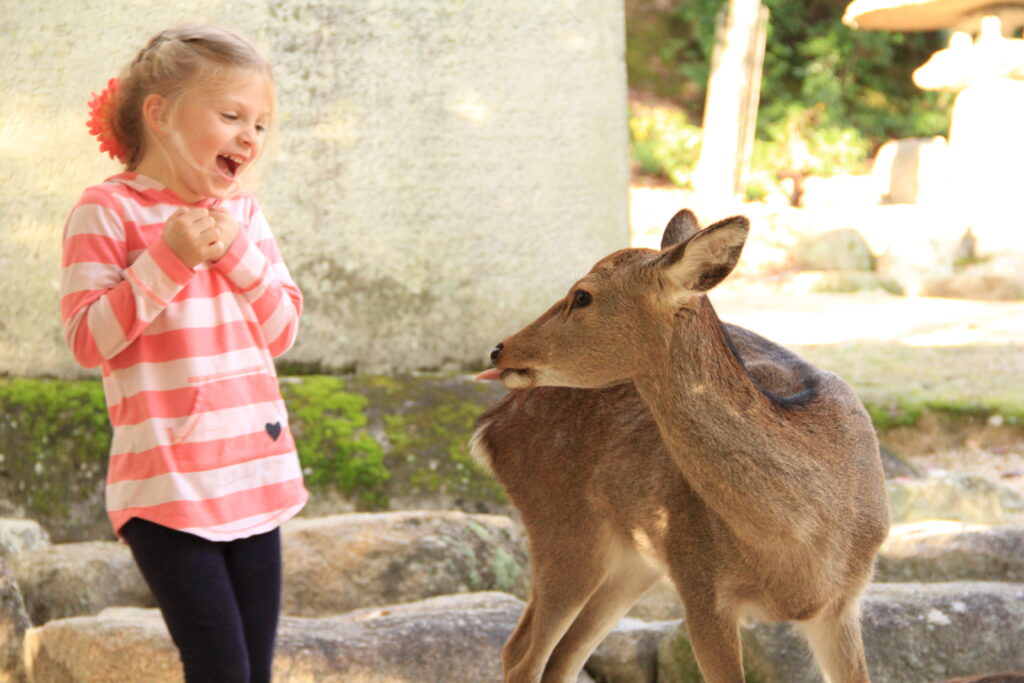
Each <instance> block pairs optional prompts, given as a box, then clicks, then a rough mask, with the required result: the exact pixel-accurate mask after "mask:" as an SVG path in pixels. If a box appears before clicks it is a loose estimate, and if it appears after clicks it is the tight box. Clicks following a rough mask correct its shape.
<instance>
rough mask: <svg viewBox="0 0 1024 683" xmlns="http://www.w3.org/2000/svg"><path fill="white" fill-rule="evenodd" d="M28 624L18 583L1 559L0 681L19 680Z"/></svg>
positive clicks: (3, 682) (1, 682)
mask: <svg viewBox="0 0 1024 683" xmlns="http://www.w3.org/2000/svg"><path fill="white" fill-rule="evenodd" d="M31 625H32V624H31V623H29V619H28V614H27V613H26V612H25V603H24V602H23V601H22V599H21V593H20V592H19V591H18V584H17V583H16V582H15V580H14V577H13V576H11V573H10V571H9V570H8V568H7V564H6V563H5V562H4V561H3V560H2V559H0V683H5V682H6V681H20V680H22V676H23V673H24V671H23V661H22V656H21V651H22V642H23V641H24V639H25V631H26V630H27V629H28V628H29V627H30V626H31Z"/></svg>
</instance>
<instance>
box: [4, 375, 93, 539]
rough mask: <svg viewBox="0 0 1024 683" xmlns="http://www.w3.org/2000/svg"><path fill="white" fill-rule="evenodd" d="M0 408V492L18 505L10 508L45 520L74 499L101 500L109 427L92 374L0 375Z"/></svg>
mask: <svg viewBox="0 0 1024 683" xmlns="http://www.w3.org/2000/svg"><path fill="white" fill-rule="evenodd" d="M0 411H2V414H3V420H2V421H0V473H2V474H3V475H4V476H3V477H2V478H0V498H3V499H4V500H7V501H11V502H12V503H15V505H17V506H18V507H19V508H21V509H16V510H13V511H12V512H14V513H17V514H28V515H29V516H32V517H34V518H35V519H37V520H39V521H40V522H42V523H43V524H44V525H47V526H49V525H50V524H51V523H52V522H55V521H63V520H64V519H65V518H67V517H69V516H71V515H73V513H75V512H76V505H75V502H76V501H87V503H86V504H87V505H88V504H92V505H96V504H99V503H100V502H101V500H102V491H103V479H104V477H105V473H106V461H107V454H108V452H109V451H110V439H111V429H110V423H109V418H108V417H107V409H106V403H105V401H104V398H103V387H102V385H101V384H100V383H99V382H96V381H79V382H64V381H52V380H42V381H40V380H31V379H12V380H2V381H0ZM100 509H101V511H102V508H100ZM22 510H23V512H22ZM74 523H78V524H79V526H80V527H82V528H90V529H91V528H95V527H96V526H98V524H97V523H95V522H94V521H89V520H82V521H80V522H79V520H75V522H74ZM102 523H105V520H102V519H101V520H100V524H102ZM54 538H55V540H62V539H61V538H60V536H59V535H54Z"/></svg>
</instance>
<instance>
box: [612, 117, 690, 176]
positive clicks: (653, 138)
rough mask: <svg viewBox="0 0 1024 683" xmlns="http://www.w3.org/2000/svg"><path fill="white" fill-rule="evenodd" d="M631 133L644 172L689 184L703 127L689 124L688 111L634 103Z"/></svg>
mask: <svg viewBox="0 0 1024 683" xmlns="http://www.w3.org/2000/svg"><path fill="white" fill-rule="evenodd" d="M629 134H630V140H631V144H632V148H633V159H634V160H635V161H636V163H637V166H638V170H639V171H640V172H641V173H643V174H645V175H650V176H659V177H664V178H668V179H669V180H671V181H672V182H674V183H675V184H676V185H679V186H680V187H686V186H688V185H689V184H690V175H691V174H692V172H693V168H694V166H696V164H697V158H698V155H699V154H700V140H701V130H700V128H699V127H697V126H692V125H690V124H689V123H687V119H686V114H684V113H683V112H682V111H680V110H678V109H672V108H668V107H658V106H643V105H634V107H633V112H632V115H631V116H630V118H629Z"/></svg>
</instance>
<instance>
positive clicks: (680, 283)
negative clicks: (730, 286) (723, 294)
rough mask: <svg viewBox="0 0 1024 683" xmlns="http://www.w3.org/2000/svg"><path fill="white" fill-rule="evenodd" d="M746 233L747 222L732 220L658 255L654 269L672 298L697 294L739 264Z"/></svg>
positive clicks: (708, 229) (741, 218)
mask: <svg viewBox="0 0 1024 683" xmlns="http://www.w3.org/2000/svg"><path fill="white" fill-rule="evenodd" d="M748 232H750V222H749V221H747V219H746V218H744V217H743V216H734V217H732V218H726V219H725V220H724V221H719V222H718V223H715V224H714V225H712V226H711V227H709V228H705V229H704V230H701V231H700V232H698V233H696V234H695V235H693V236H691V237H690V238H689V239H688V240H686V241H685V242H683V243H682V244H677V245H675V246H674V247H671V248H669V249H666V250H664V251H662V253H661V256H660V257H659V258H658V262H657V264H658V269H659V272H660V273H661V276H662V278H663V280H664V281H665V283H666V284H667V285H668V288H669V290H670V291H671V292H672V294H673V295H674V296H676V297H678V296H679V295H685V294H687V293H689V294H700V293H702V292H706V291H708V290H709V289H711V288H712V287H714V286H715V285H717V284H718V283H719V282H721V281H722V280H724V279H725V278H726V276H728V275H729V273H731V272H732V270H733V268H735V267H736V264H737V263H738V262H739V260H740V252H742V251H743V244H744V243H745V242H746V241H747V233H748Z"/></svg>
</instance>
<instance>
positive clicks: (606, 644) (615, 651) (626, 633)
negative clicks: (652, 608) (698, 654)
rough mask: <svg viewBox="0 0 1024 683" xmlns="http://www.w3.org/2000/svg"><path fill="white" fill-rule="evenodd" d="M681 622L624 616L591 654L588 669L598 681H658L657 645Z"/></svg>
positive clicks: (632, 682) (621, 682)
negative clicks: (642, 619)
mask: <svg viewBox="0 0 1024 683" xmlns="http://www.w3.org/2000/svg"><path fill="white" fill-rule="evenodd" d="M681 623H682V622H681V621H680V620H678V619H676V620H672V621H641V620H640V619H633V618H628V617H627V618H625V619H622V620H621V621H619V623H618V624H616V626H615V628H614V629H613V630H612V632H611V633H609V634H608V635H607V636H606V637H605V639H604V640H603V641H601V644H600V645H598V646H597V649H596V650H594V652H593V654H591V655H590V658H589V659H588V660H587V666H586V669H587V671H588V672H590V674H592V675H593V676H594V677H595V678H596V679H597V680H599V681H614V682H615V683H656V682H657V681H658V680H659V678H658V645H659V643H660V642H661V641H662V640H664V639H665V638H666V637H667V636H671V634H673V633H675V632H676V631H678V630H679V627H680V625H681ZM661 680H665V679H661Z"/></svg>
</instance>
